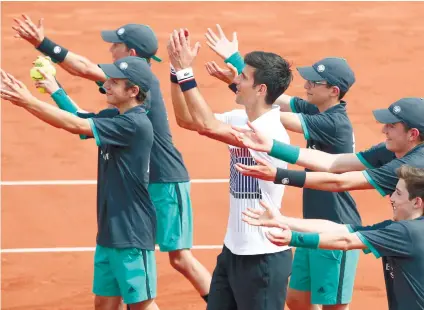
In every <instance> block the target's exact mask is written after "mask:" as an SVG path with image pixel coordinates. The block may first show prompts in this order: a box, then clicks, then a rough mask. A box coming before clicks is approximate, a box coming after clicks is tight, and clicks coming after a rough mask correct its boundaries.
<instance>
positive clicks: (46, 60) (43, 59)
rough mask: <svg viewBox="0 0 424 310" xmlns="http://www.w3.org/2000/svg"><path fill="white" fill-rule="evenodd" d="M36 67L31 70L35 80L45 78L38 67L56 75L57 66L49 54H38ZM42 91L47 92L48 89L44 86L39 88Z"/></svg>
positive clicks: (32, 77)
mask: <svg viewBox="0 0 424 310" xmlns="http://www.w3.org/2000/svg"><path fill="white" fill-rule="evenodd" d="M33 65H34V67H32V68H31V70H30V76H31V79H32V80H34V81H38V80H43V79H44V77H43V76H42V74H41V73H40V72H38V70H37V69H38V68H42V69H43V71H44V72H46V74H49V75H53V76H56V68H55V67H54V66H53V64H52V62H51V60H50V57H47V56H38V57H37V59H36V60H35V61H34V62H33ZM38 91H39V92H40V93H45V92H46V90H45V89H44V88H42V87H40V88H38Z"/></svg>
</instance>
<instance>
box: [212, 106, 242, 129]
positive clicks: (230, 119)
mask: <svg viewBox="0 0 424 310" xmlns="http://www.w3.org/2000/svg"><path fill="white" fill-rule="evenodd" d="M215 117H216V118H217V119H218V120H220V121H222V122H224V123H227V124H231V125H235V126H243V125H246V123H247V121H248V117H247V114H246V111H245V110H244V109H236V110H231V111H228V112H224V113H215Z"/></svg>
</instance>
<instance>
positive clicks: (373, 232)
mask: <svg viewBox="0 0 424 310" xmlns="http://www.w3.org/2000/svg"><path fill="white" fill-rule="evenodd" d="M351 229H352V231H354V232H356V234H357V236H358V237H359V239H361V241H362V242H363V243H364V244H365V245H366V246H367V248H368V250H369V251H368V253H369V252H371V253H373V254H374V256H375V257H376V258H380V257H382V256H396V257H409V256H411V255H412V254H413V252H414V244H413V242H412V238H411V236H410V234H409V232H408V229H407V227H406V226H405V224H404V223H402V222H394V221H384V222H382V223H379V224H376V225H373V226H366V227H360V226H357V227H352V226H351ZM364 252H365V251H364ZM366 253H367V252H366Z"/></svg>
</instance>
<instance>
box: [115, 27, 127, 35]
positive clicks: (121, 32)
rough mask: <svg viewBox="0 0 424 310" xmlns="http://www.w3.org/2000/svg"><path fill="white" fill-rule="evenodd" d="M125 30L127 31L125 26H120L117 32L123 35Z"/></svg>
mask: <svg viewBox="0 0 424 310" xmlns="http://www.w3.org/2000/svg"><path fill="white" fill-rule="evenodd" d="M124 32H125V28H119V29H118V31H117V32H116V33H117V34H118V35H120V36H121V35H123V34H124Z"/></svg>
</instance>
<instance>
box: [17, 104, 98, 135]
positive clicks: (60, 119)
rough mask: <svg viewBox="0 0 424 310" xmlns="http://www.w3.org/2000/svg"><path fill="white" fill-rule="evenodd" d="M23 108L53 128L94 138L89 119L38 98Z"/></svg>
mask: <svg viewBox="0 0 424 310" xmlns="http://www.w3.org/2000/svg"><path fill="white" fill-rule="evenodd" d="M23 107H24V108H25V109H26V110H27V111H28V112H30V113H31V114H33V115H34V116H36V117H37V118H39V119H40V120H42V121H43V122H45V123H47V124H49V125H51V126H53V127H56V128H61V129H64V130H66V131H69V132H70V133H73V134H81V135H86V136H90V137H92V136H93V132H92V130H91V126H90V123H89V121H88V120H87V119H82V118H79V117H77V116H75V115H73V114H71V113H69V112H66V111H62V110H60V109H58V108H56V107H53V106H51V105H50V104H48V103H45V102H42V101H40V100H38V99H36V98H34V99H32V100H31V101H30V102H29V104H28V105H25V106H23Z"/></svg>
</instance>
